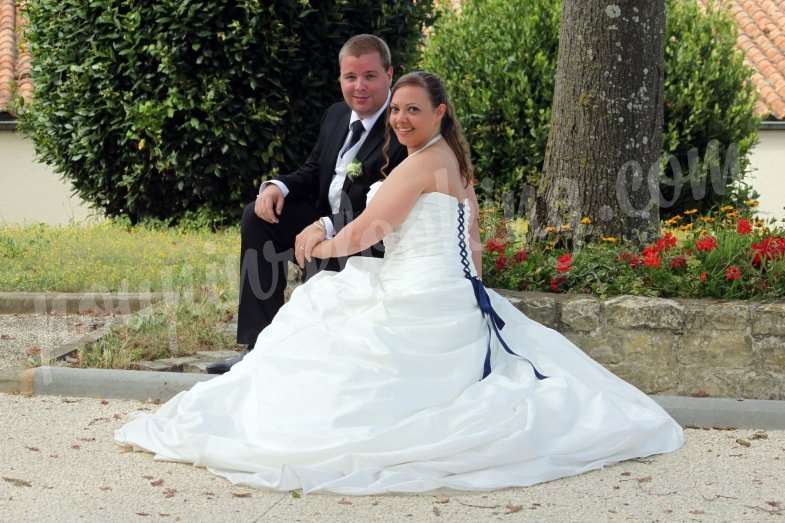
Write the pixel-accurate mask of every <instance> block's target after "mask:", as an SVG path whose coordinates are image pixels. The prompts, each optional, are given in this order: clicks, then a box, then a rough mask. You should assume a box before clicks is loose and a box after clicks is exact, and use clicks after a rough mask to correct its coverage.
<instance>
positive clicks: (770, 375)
mask: <svg viewBox="0 0 785 523" xmlns="http://www.w3.org/2000/svg"><path fill="white" fill-rule="evenodd" d="M739 387H740V389H741V396H742V397H743V398H755V399H761V400H785V369H784V368H780V371H779V372H776V371H775V372H767V371H756V372H752V373H749V374H748V375H746V376H745V377H744V380H742V382H741V384H740V385H739Z"/></svg>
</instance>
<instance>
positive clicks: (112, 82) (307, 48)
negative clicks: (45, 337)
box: [23, 0, 432, 221]
mask: <svg viewBox="0 0 785 523" xmlns="http://www.w3.org/2000/svg"><path fill="white" fill-rule="evenodd" d="M26 6H27V7H26V13H27V17H28V18H29V27H28V31H27V39H28V41H29V45H30V48H31V51H32V54H33V56H34V65H33V79H34V83H35V86H36V94H35V100H34V102H33V104H32V105H31V106H30V107H28V108H27V109H26V110H25V111H24V114H23V128H24V129H26V130H27V132H28V133H29V134H30V135H31V136H32V138H33V140H34V142H35V145H36V150H37V152H38V155H39V157H40V158H41V159H42V160H44V161H45V162H47V163H49V164H51V165H53V166H54V167H55V169H56V170H57V171H58V172H59V173H60V174H62V175H63V176H64V177H65V178H66V179H67V180H69V181H71V182H72V183H73V185H74V188H75V190H76V192H77V193H78V194H79V196H81V197H82V198H83V199H85V200H86V201H89V202H92V203H93V204H94V205H95V206H96V207H97V208H99V209H101V210H102V211H104V212H105V213H106V214H107V215H108V216H127V217H129V218H131V220H133V221H138V220H141V219H145V218H159V219H165V220H171V221H178V220H180V219H181V218H183V217H186V216H193V214H197V215H202V216H204V215H208V216H211V217H214V216H218V217H223V218H225V219H233V218H236V217H237V216H239V213H240V211H241V209H242V205H243V204H244V203H245V202H247V201H249V200H250V199H251V198H252V197H253V194H254V193H255V191H256V190H257V188H258V183H259V181H260V180H261V179H262V178H265V177H267V176H270V175H273V174H275V173H277V172H282V171H283V172H285V171H286V170H289V169H292V168H294V167H295V166H296V165H297V164H298V163H299V162H301V161H302V160H304V158H305V157H306V156H307V155H308V153H309V152H310V149H311V147H312V146H313V142H314V140H315V137H316V132H317V129H318V124H319V115H320V114H321V112H322V111H323V110H324V109H325V108H326V107H327V106H328V105H329V104H331V103H333V102H335V101H336V100H337V99H339V97H340V89H339V87H338V83H337V78H338V64H337V56H338V50H339V49H340V47H341V45H342V44H343V43H344V41H345V40H346V39H347V38H349V37H350V36H351V35H353V34H357V33H364V32H370V33H374V34H377V35H379V36H381V37H382V38H384V39H385V40H386V41H387V43H388V44H389V46H390V48H391V50H392V51H393V61H394V65H395V66H396V70H397V71H401V70H406V68H407V67H408V66H409V65H410V64H413V63H414V62H415V61H416V53H417V46H418V44H419V41H420V37H421V34H422V30H423V27H424V26H425V25H428V24H430V22H431V18H432V2H431V1H430V0H426V1H416V2H415V1H396V0H386V1H370V0H343V1H336V2H308V1H300V0H288V1H284V0H279V1H274V2H262V1H259V0H233V1H228V2H227V1H216V0H201V1H200V0H176V1H175V0H159V1H157V2H144V1H141V0H124V1H118V0H30V1H29V2H27V3H26Z"/></svg>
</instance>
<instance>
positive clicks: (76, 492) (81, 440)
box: [0, 394, 785, 523]
mask: <svg viewBox="0 0 785 523" xmlns="http://www.w3.org/2000/svg"><path fill="white" fill-rule="evenodd" d="M155 408H156V406H155V405H151V404H144V403H140V402H135V401H119V400H111V401H106V400H96V399H84V398H82V399H69V398H59V397H46V396H41V397H23V396H18V395H4V394H0V413H2V420H1V422H0V478H2V479H0V519H2V520H3V521H19V522H23V521H36V522H39V521H41V522H47V521H52V522H58V523H59V522H62V521H75V520H81V521H211V522H213V521H215V522H222V521H227V522H232V523H239V522H252V521H278V522H287V523H288V522H297V521H303V522H306V521H307V522H312V521H330V522H333V521H334V522H337V521H357V522H366V521H385V522H386V521H402V522H411V521H435V522H438V521H442V522H444V521H450V522H453V521H457V522H476V521H486V520H490V521H495V520H498V521H544V520H545V521H599V520H602V521H631V520H633V521H733V522H735V521H783V518H785V487H783V484H785V432H782V431H777V432H773V431H770V432H768V433H758V435H757V436H755V435H754V431H747V430H744V431H734V430H697V429H696V430H687V431H686V436H687V443H686V445H685V447H684V448H683V449H682V450H680V451H678V452H675V453H673V454H669V455H665V456H657V457H655V458H653V459H646V460H639V461H631V462H625V463H621V464H619V465H616V466H612V467H608V468H606V469H604V470H601V471H595V472H591V473H588V474H583V475H581V476H577V477H572V478H565V479H561V480H557V481H553V482H550V483H545V484H541V485H536V486H534V487H530V488H521V489H508V490H504V491H497V492H492V493H487V494H464V493H442V494H441V495H431V494H428V495H418V496H403V495H400V496H372V497H361V498H357V497H341V496H337V495H330V494H321V495H309V496H304V497H302V498H296V497H294V496H292V495H291V494H282V493H276V492H269V491H260V490H251V489H247V488H242V487H235V486H232V485H231V484H230V483H228V482H227V481H226V480H224V479H221V478H218V477H215V476H213V475H212V474H210V473H209V472H207V471H206V470H204V469H201V468H194V467H193V466H191V465H187V464H177V463H166V462H155V461H153V459H152V457H151V455H149V454H147V453H143V452H124V451H123V449H121V448H120V447H118V446H116V445H115V444H114V443H113V442H112V433H113V430H114V429H115V428H117V427H119V426H120V425H121V424H122V423H123V421H124V420H125V419H126V415H127V414H128V413H129V412H132V411H134V410H138V409H150V410H152V409H155ZM737 440H739V441H737Z"/></svg>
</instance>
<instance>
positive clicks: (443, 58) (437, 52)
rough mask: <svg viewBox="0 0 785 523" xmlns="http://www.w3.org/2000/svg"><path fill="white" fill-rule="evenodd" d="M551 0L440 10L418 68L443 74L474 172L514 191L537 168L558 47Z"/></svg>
mask: <svg viewBox="0 0 785 523" xmlns="http://www.w3.org/2000/svg"><path fill="white" fill-rule="evenodd" d="M560 15H561V10H560V8H559V6H557V5H556V4H555V3H554V2H553V0H473V1H468V2H464V3H463V7H462V10H461V11H460V13H456V12H455V11H449V10H448V11H444V12H442V13H441V14H440V17H439V19H438V20H437V21H436V24H435V26H434V30H433V34H432V35H431V36H430V38H429V39H428V40H427V42H426V46H425V49H424V50H423V57H422V67H423V69H426V70H429V71H432V72H434V73H436V74H438V75H439V76H440V77H441V78H442V79H443V80H444V82H445V85H446V86H447V89H448V92H449V94H450V97H451V99H452V102H453V104H454V106H455V110H456V113H457V116H458V118H459V119H460V121H461V124H462V125H463V128H464V131H465V133H466V138H467V139H468V141H469V144H470V145H471V148H472V160H473V162H474V164H475V169H476V172H477V176H478V179H479V178H487V177H490V178H492V179H494V180H495V181H496V182H497V188H498V189H504V190H512V191H514V192H516V194H518V193H520V190H521V188H522V187H523V185H524V184H526V183H532V182H533V181H534V180H535V179H536V177H537V174H538V173H539V172H540V171H541V169H542V164H543V161H544V158H545V145H546V143H547V141H548V131H549V122H550V119H551V104H552V102H553V90H554V86H555V75H556V56H557V54H558V51H559V18H560Z"/></svg>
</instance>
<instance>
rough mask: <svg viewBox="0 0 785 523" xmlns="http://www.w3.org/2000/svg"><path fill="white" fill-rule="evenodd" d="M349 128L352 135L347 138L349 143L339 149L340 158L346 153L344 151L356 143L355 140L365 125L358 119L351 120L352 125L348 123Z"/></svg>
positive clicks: (357, 140)
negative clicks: (341, 149)
mask: <svg viewBox="0 0 785 523" xmlns="http://www.w3.org/2000/svg"><path fill="white" fill-rule="evenodd" d="M349 128H350V129H351V130H352V137H351V138H350V139H349V144H348V145H347V146H346V147H344V148H343V151H341V158H343V155H344V154H346V151H348V150H349V149H351V148H352V147H354V146H355V145H357V142H359V141H360V137H361V136H362V135H363V132H364V131H365V127H363V123H362V122H361V121H360V120H355V121H354V122H352V125H350V126H349Z"/></svg>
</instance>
